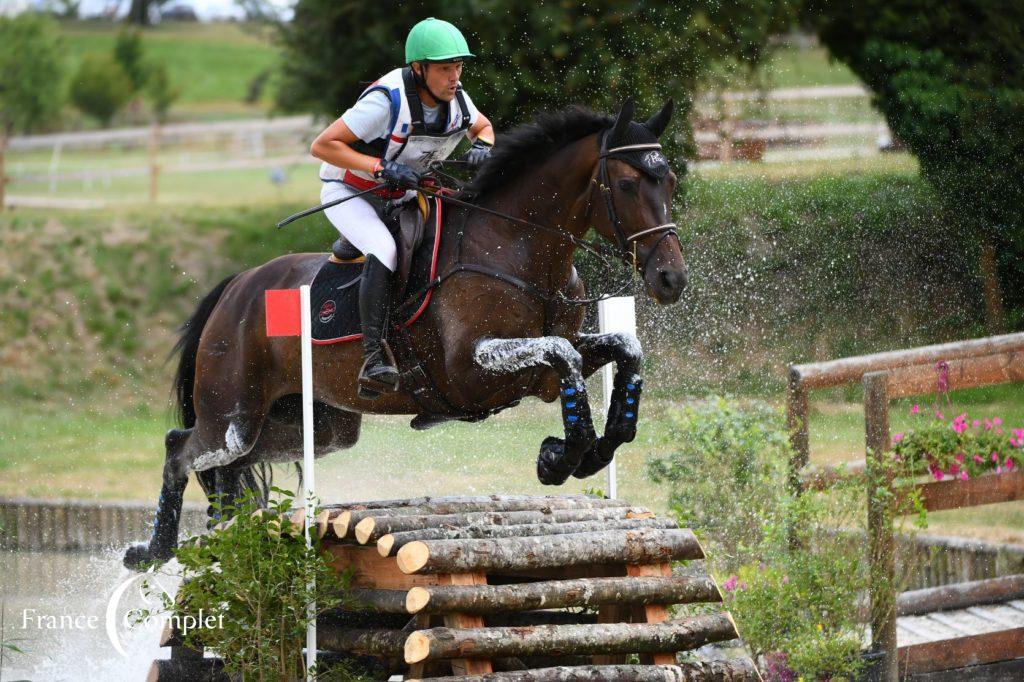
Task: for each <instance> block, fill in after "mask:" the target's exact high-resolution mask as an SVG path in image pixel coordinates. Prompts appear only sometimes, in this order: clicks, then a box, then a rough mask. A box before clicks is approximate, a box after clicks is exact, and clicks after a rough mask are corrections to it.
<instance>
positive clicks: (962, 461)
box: [954, 452, 964, 464]
mask: <svg viewBox="0 0 1024 682" xmlns="http://www.w3.org/2000/svg"><path fill="white" fill-rule="evenodd" d="M954 459H955V460H956V461H958V462H960V463H961V464H963V463H964V453H962V452H961V453H958V454H957V456H956V457H954Z"/></svg>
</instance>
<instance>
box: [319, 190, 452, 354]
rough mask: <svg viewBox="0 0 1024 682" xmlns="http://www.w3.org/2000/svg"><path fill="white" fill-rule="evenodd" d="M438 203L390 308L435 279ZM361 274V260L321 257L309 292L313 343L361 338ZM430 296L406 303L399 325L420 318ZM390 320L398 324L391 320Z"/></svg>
mask: <svg viewBox="0 0 1024 682" xmlns="http://www.w3.org/2000/svg"><path fill="white" fill-rule="evenodd" d="M440 203H441V202H440V201H438V200H437V199H433V200H431V201H430V215H429V216H427V221H426V226H425V227H424V230H423V241H422V242H420V245H419V247H418V248H417V249H416V252H415V254H413V258H412V264H411V265H410V268H409V282H408V284H406V287H405V291H404V292H402V294H401V295H399V296H395V297H394V299H393V300H392V306H393V308H397V307H398V306H399V305H403V304H404V303H405V301H406V296H408V295H409V294H411V293H414V292H416V291H418V290H420V289H421V288H423V287H424V286H426V284H427V282H429V281H430V280H432V279H434V277H436V276H437V253H438V250H439V247H440V245H441V220H442V215H441V213H442V211H441V206H440ZM398 241H399V242H401V240H398ZM399 248H401V247H399ZM362 272H363V259H362V258H360V259H359V260H357V261H351V262H344V263H335V262H333V261H331V260H330V256H329V255H328V254H324V264H323V265H322V266H321V267H320V270H319V272H317V274H316V276H315V277H314V278H313V283H312V285H310V292H309V304H310V315H311V317H312V320H313V329H312V332H313V343H315V344H318V345H326V344H330V343H342V342H344V341H355V340H356V339H361V338H363V335H362V333H361V331H360V327H359V282H360V275H361V274H362ZM432 292H433V290H430V291H427V292H426V293H425V294H423V295H422V296H420V300H419V301H417V302H416V303H417V304H416V305H413V304H412V303H410V304H409V306H408V307H406V310H411V312H409V313H408V314H407V315H406V319H404V320H402V321H401V322H404V324H405V326H407V327H408V326H411V325H412V323H413V322H415V321H416V320H417V319H418V318H419V317H420V315H422V314H423V311H424V310H426V307H427V304H428V303H430V295H431V293H432ZM392 320H394V321H395V322H398V320H395V318H394V316H392Z"/></svg>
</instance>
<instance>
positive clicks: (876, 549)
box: [863, 372, 898, 682]
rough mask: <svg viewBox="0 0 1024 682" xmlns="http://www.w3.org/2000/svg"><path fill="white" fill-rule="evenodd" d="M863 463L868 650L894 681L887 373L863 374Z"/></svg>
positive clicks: (881, 676)
mask: <svg viewBox="0 0 1024 682" xmlns="http://www.w3.org/2000/svg"><path fill="white" fill-rule="evenodd" d="M863 385H864V427H865V445H866V448H867V451H866V453H865V462H866V463H867V472H868V548H869V550H868V551H869V552H870V576H871V579H870V587H869V591H870V593H871V649H872V651H874V652H884V655H883V656H882V659H881V663H880V668H879V670H878V679H880V680H886V681H888V682H896V681H897V679H898V668H897V650H896V566H895V538H894V536H893V525H892V524H893V508H894V504H893V489H892V468H891V467H890V466H889V463H888V461H887V457H888V452H889V445H890V439H889V373H888V372H869V373H867V374H865V375H864V379H863Z"/></svg>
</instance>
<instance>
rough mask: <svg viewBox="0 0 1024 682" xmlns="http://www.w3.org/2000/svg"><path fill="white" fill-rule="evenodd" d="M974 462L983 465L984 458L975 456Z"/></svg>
mask: <svg viewBox="0 0 1024 682" xmlns="http://www.w3.org/2000/svg"><path fill="white" fill-rule="evenodd" d="M974 461H975V462H977V463H978V464H984V463H985V458H984V457H982V456H981V455H975V456H974Z"/></svg>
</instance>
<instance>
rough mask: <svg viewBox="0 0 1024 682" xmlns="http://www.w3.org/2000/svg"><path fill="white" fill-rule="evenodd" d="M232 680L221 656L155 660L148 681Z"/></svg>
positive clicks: (216, 681)
mask: <svg viewBox="0 0 1024 682" xmlns="http://www.w3.org/2000/svg"><path fill="white" fill-rule="evenodd" d="M180 680H189V681H190V682H192V681H194V682H231V678H230V677H228V675H227V673H225V672H224V661H222V660H220V659H219V658H186V659H175V660H170V659H166V658H158V659H157V660H155V661H153V665H151V666H150V668H149V674H148V675H147V676H146V682H180Z"/></svg>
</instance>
